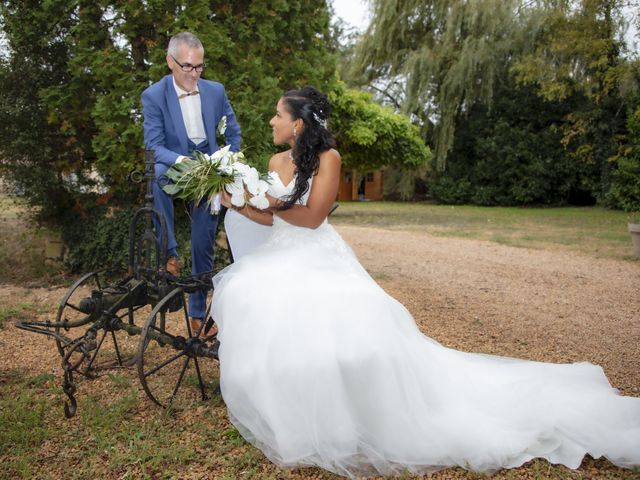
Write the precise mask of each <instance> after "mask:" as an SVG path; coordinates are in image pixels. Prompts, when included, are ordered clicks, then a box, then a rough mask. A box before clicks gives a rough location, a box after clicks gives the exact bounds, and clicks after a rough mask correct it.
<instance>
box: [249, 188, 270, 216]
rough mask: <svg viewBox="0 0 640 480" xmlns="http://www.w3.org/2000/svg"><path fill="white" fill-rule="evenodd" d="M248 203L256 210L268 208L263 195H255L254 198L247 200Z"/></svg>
mask: <svg viewBox="0 0 640 480" xmlns="http://www.w3.org/2000/svg"><path fill="white" fill-rule="evenodd" d="M265 183H266V182H265ZM249 203H250V204H251V205H252V206H254V207H256V208H259V209H260V210H264V209H265V208H269V200H268V199H267V197H266V196H265V195H256V196H254V197H251V198H250V199H249Z"/></svg>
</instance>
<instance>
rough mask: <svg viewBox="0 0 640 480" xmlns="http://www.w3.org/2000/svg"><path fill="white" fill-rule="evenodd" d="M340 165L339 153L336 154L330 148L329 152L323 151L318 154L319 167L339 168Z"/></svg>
mask: <svg viewBox="0 0 640 480" xmlns="http://www.w3.org/2000/svg"><path fill="white" fill-rule="evenodd" d="M341 163H342V159H341V157H340V152H338V151H337V150H336V149H335V148H330V149H329V150H325V151H324V152H322V153H321V154H320V166H321V167H322V166H325V167H330V168H331V167H340V164H341Z"/></svg>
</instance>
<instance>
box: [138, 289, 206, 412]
mask: <svg viewBox="0 0 640 480" xmlns="http://www.w3.org/2000/svg"><path fill="white" fill-rule="evenodd" d="M176 304H181V305H182V308H181V309H179V310H177V311H175V312H171V306H172V305H176ZM199 333H200V332H192V331H191V325H190V323H189V312H188V302H187V299H186V295H185V292H184V290H183V289H182V288H180V287H178V288H176V289H174V290H173V291H171V292H170V293H169V294H168V295H167V296H165V297H164V298H163V299H162V300H161V301H160V302H159V303H158V304H157V305H156V306H155V308H154V309H153V310H152V311H151V314H150V315H149V318H148V319H147V322H146V323H145V325H144V327H143V329H142V333H141V334H140V344H139V348H138V359H137V361H138V376H139V378H140V383H141V384H142V388H144V391H145V392H146V393H147V395H148V397H149V398H150V399H151V400H152V401H153V402H154V403H156V404H157V405H160V406H161V407H164V408H168V407H169V406H173V407H177V408H180V407H187V406H189V405H192V404H194V403H196V402H198V401H199V400H206V399H207V398H208V397H207V391H212V390H213V389H215V388H216V387H217V379H216V378H215V377H217V376H218V375H217V372H216V370H217V365H216V364H217V362H216V361H215V359H217V347H218V344H217V342H216V340H215V338H201V337H199V336H198V334H199ZM205 373H206V375H205Z"/></svg>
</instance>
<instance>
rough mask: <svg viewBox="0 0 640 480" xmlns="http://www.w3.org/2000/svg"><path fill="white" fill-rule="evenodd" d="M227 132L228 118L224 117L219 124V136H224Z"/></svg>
mask: <svg viewBox="0 0 640 480" xmlns="http://www.w3.org/2000/svg"><path fill="white" fill-rule="evenodd" d="M226 131H227V116H226V115H223V116H222V118H221V119H220V122H219V123H218V135H224V132H226Z"/></svg>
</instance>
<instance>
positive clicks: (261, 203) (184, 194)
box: [162, 122, 270, 213]
mask: <svg viewBox="0 0 640 480" xmlns="http://www.w3.org/2000/svg"><path fill="white" fill-rule="evenodd" d="M221 123H222V122H221ZM230 148H231V146H230V145H227V146H226V147H224V148H221V149H220V150H218V151H216V152H214V153H213V154H212V155H208V154H206V153H202V152H198V151H196V152H195V155H194V156H195V158H194V159H185V160H183V161H182V162H180V163H176V164H175V165H173V166H172V167H171V168H170V169H169V170H168V171H167V173H166V175H167V177H168V178H169V179H170V180H171V181H172V182H173V183H170V184H168V185H165V186H164V187H162V188H163V190H164V191H165V192H167V193H168V194H169V195H175V196H176V197H177V198H182V199H185V200H193V201H195V202H196V203H199V202H200V201H201V200H202V199H203V198H207V199H208V201H209V202H210V203H211V205H212V212H213V213H217V210H218V208H217V207H216V202H215V201H214V199H215V196H216V195H217V194H218V193H219V192H221V191H223V190H225V191H227V192H228V193H229V194H231V204H232V205H233V206H234V207H243V206H244V205H245V204H246V203H247V202H248V203H249V205H252V206H253V207H256V208H258V209H261V210H263V209H265V208H268V207H269V200H267V197H266V193H267V189H268V188H269V183H270V177H269V176H268V175H266V174H260V173H259V172H258V170H256V169H255V168H254V167H251V166H249V165H247V164H246V163H244V162H243V160H244V158H245V157H244V154H243V153H242V152H231V151H229V149H230Z"/></svg>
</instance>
